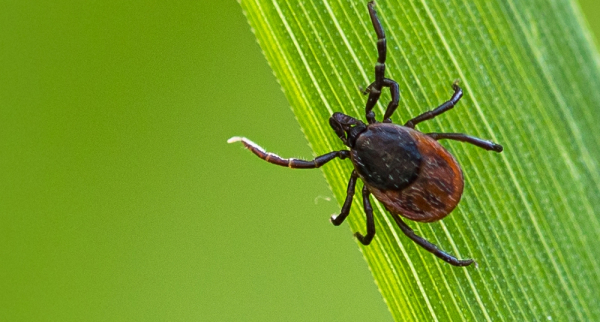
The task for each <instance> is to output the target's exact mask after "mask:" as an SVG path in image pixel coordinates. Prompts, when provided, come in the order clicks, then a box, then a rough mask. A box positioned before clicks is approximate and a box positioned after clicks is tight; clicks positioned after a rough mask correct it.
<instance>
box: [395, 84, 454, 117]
mask: <svg viewBox="0 0 600 322" xmlns="http://www.w3.org/2000/svg"><path fill="white" fill-rule="evenodd" d="M452 88H453V89H454V95H452V98H450V100H449V101H447V102H445V103H444V104H442V105H440V106H438V107H437V108H436V109H434V110H431V111H427V112H425V113H423V114H421V115H419V116H417V117H415V118H413V119H412V120H410V121H408V122H406V124H404V126H406V127H410V128H413V129H414V128H415V126H416V125H417V124H419V123H421V122H423V121H427V120H431V119H432V118H434V117H436V116H438V115H440V114H442V113H444V112H446V111H448V110H450V109H451V108H453V107H454V105H456V103H458V101H459V100H460V98H461V97H462V96H463V92H462V89H461V88H460V87H459V86H458V80H457V81H455V82H454V83H453V84H452Z"/></svg>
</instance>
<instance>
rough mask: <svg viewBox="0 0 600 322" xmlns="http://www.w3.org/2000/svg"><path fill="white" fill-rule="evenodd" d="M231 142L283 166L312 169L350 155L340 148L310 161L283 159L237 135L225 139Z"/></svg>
mask: <svg viewBox="0 0 600 322" xmlns="http://www.w3.org/2000/svg"><path fill="white" fill-rule="evenodd" d="M233 142H242V144H244V146H245V147H246V148H247V149H248V150H250V151H252V153H254V154H256V155H257V156H258V157H259V158H261V159H263V160H265V161H267V162H269V163H273V164H276V165H280V166H283V167H289V168H295V169H314V168H319V167H321V166H322V165H324V164H325V163H327V162H329V161H331V160H333V159H335V158H340V159H345V158H347V157H349V156H350V151H346V150H342V151H333V152H329V153H327V154H323V155H321V156H318V157H316V158H315V159H314V160H312V161H306V160H299V159H291V158H290V159H284V158H282V157H280V156H278V155H277V154H274V153H270V152H267V151H265V150H264V149H263V148H261V147H260V146H259V145H258V144H256V143H254V142H252V141H250V140H248V139H246V138H243V137H239V136H234V137H232V138H231V139H229V140H227V143H233Z"/></svg>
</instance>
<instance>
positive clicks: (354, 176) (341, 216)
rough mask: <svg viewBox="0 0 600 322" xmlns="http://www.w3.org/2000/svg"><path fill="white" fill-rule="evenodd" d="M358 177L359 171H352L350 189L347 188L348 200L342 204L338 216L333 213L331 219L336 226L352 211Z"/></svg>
mask: <svg viewBox="0 0 600 322" xmlns="http://www.w3.org/2000/svg"><path fill="white" fill-rule="evenodd" d="M356 179H358V173H357V172H356V170H354V171H352V175H351V176H350V181H349V182H348V190H346V200H345V201H344V205H343V206H342V211H341V212H340V214H339V215H338V216H336V215H332V216H331V219H330V220H329V221H331V223H332V224H334V225H335V226H339V225H341V224H342V223H343V222H344V220H345V219H346V217H348V214H349V213H350V207H351V206H352V198H353V197H354V190H355V186H356Z"/></svg>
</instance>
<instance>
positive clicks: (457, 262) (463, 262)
mask: <svg viewBox="0 0 600 322" xmlns="http://www.w3.org/2000/svg"><path fill="white" fill-rule="evenodd" d="M392 217H394V220H395V221H396V223H397V224H398V226H400V229H401V230H402V232H403V233H404V234H405V235H406V236H408V238H410V239H412V240H413V241H414V242H415V243H417V244H419V246H421V247H423V248H425V249H426V250H427V251H428V252H430V253H432V254H433V255H435V256H437V257H439V258H441V259H442V260H443V261H445V262H446V263H448V264H450V265H454V266H469V265H471V264H473V263H475V266H477V263H476V262H475V261H474V260H472V259H457V258H456V257H454V256H452V255H450V254H448V253H446V252H444V251H442V250H440V249H439V248H437V246H435V245H434V244H432V243H430V242H429V241H427V240H426V239H424V238H423V237H420V236H417V235H416V234H415V232H414V231H413V230H412V229H411V228H410V227H408V225H407V224H406V223H404V221H402V219H400V216H398V215H392Z"/></svg>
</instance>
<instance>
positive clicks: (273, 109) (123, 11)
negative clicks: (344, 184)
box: [0, 0, 600, 321]
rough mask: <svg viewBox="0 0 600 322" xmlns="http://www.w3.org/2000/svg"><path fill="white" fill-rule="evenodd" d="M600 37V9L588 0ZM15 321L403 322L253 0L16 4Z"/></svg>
mask: <svg viewBox="0 0 600 322" xmlns="http://www.w3.org/2000/svg"><path fill="white" fill-rule="evenodd" d="M580 3H581V6H582V7H583V10H584V12H585V13H586V14H587V15H588V17H587V18H588V21H589V22H590V26H591V27H592V29H593V30H594V31H595V33H596V35H600V21H598V19H597V18H598V17H599V15H598V10H600V3H598V2H597V1H593V0H581V1H580ZM0 48H2V49H1V50H0V321H18V320H28V321H32V320H34V321H49V320H51V321H67V320H96V321H120V320H121V321H131V320H144V321H147V320H179V321H187V320H203V321H259V320H260V321H262V320H285V321H295V320H298V321H349V320H350V321H358V320H371V321H382V320H390V319H391V317H390V315H389V313H388V312H387V308H386V306H385V304H384V303H383V301H382V298H381V296H380V295H379V293H378V291H377V288H376V286H375V284H374V282H373V280H372V278H371V276H370V273H369V271H368V268H367V265H366V264H365V262H364V261H363V259H362V256H361V254H360V251H359V249H358V247H357V246H356V245H355V242H354V241H353V238H352V234H351V232H350V230H349V229H348V227H347V225H346V224H344V225H343V226H342V227H338V228H336V227H333V225H331V224H330V223H329V222H328V219H329V216H330V215H331V214H332V213H335V212H338V211H339V206H338V204H337V202H336V201H335V200H331V198H332V194H331V192H330V190H329V188H328V187H327V186H326V184H325V180H324V179H323V176H322V175H321V173H320V171H317V170H314V171H301V170H295V171H292V170H289V169H285V168H279V167H275V166H272V165H269V164H266V163H265V162H263V161H260V160H258V159H257V158H256V157H254V156H252V155H251V154H250V153H249V152H247V151H244V150H243V149H242V148H241V146H240V145H228V144H226V143H225V142H226V140H227V139H228V138H229V137H231V136H234V135H244V136H247V137H249V138H251V139H252V140H254V141H255V142H257V143H259V144H261V145H263V146H264V147H266V148H267V149H269V150H271V151H273V152H277V153H279V154H281V155H283V156H289V157H307V158H308V157H311V156H312V153H311V151H310V149H309V147H308V146H307V144H306V140H305V139H304V137H303V135H302V132H301V130H300V129H299V127H298V124H297V123H296V121H295V119H294V116H293V114H292V112H291V110H290V109H289V106H288V103H287V102H286V100H285V98H284V96H283V93H282V92H281V90H280V88H279V85H278V84H277V82H276V80H275V78H274V76H273V74H272V72H271V70H270V68H269V67H268V65H267V63H266V61H265V59H264V58H263V56H262V54H261V52H260V49H259V47H258V45H257V44H256V42H255V40H254V36H253V35H252V33H251V31H250V28H249V27H248V24H247V23H246V20H245V18H244V16H243V14H242V12H241V9H240V7H239V5H238V3H237V2H235V1H233V0H229V1H218V2H217V1H211V2H207V1H201V2H198V1H196V2H194V1H189V2H185V1H173V2H169V3H163V2H159V1H146V2H141V1H137V2H126V3H125V2H121V1H112V0H111V1H102V2H100V1H91V2H90V1H65V0H61V1H54V2H42V1H35V2H33V1H5V2H4V3H3V6H2V10H0Z"/></svg>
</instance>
